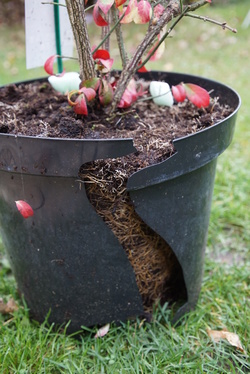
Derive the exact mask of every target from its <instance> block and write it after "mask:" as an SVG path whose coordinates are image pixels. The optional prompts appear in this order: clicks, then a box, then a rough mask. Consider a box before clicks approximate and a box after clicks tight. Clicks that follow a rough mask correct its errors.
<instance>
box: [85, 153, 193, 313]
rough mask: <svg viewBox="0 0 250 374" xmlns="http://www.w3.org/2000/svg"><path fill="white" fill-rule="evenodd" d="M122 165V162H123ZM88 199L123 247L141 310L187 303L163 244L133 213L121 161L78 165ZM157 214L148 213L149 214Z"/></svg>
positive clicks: (182, 284) (170, 254) (175, 266)
mask: <svg viewBox="0 0 250 374" xmlns="http://www.w3.org/2000/svg"><path fill="white" fill-rule="evenodd" d="M125 165H126V163H125ZM79 175H80V177H81V179H83V180H84V183H85V189H86V193H87V196H88V199H89V201H90V203H91V204H92V206H93V207H94V209H95V210H96V212H97V213H98V214H99V215H100V216H101V217H102V218H103V220H104V222H105V223H106V224H107V225H108V227H109V228H110V229H111V230H112V232H113V233H114V235H115V236H116V237H117V238H118V240H119V242H120V243H121V245H122V246H123V248H124V250H125V252H126V255H127V257H128V260H129V262H130V264H131V266H132V267H133V270H134V273H135V278H136V283H137V286H138V289H139V292H140V295H141V297H142V301H143V306H144V311H145V313H147V314H151V313H152V310H153V308H154V306H155V305H156V304H157V303H160V304H162V305H163V304H164V303H166V302H168V303H170V304H172V303H173V302H175V301H182V303H183V302H185V301H187V292H186V287H185V282H184V278H183V272H182V268H181V266H180V264H179V262H178V260H177V257H176V256H175V254H174V252H173V251H172V249H171V247H170V246H169V245H168V243H166V241H165V240H164V239H163V238H162V237H161V236H160V235H159V234H157V233H156V232H155V231H154V230H153V229H152V228H151V227H150V226H148V225H147V224H146V223H145V222H144V221H143V220H142V218H141V217H140V216H139V215H138V214H137V213H136V212H135V208H134V205H133V203H132V201H131V199H130V196H129V193H128V191H127V188H126V183H127V179H128V175H127V171H126V168H125V167H124V160H123V162H122V160H121V158H120V159H116V160H114V159H109V160H107V159H106V160H98V161H94V162H89V163H86V164H84V165H82V167H81V169H80V173H79ZM153 214H157V212H153V211H152V215H153Z"/></svg>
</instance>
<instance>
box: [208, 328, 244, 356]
mask: <svg viewBox="0 0 250 374" xmlns="http://www.w3.org/2000/svg"><path fill="white" fill-rule="evenodd" d="M207 333H208V335H209V336H210V338H211V339H212V340H213V341H214V342H215V343H218V342H219V341H220V340H221V339H224V340H227V341H228V343H229V344H231V345H232V346H233V347H236V348H237V349H239V350H240V351H241V352H244V349H243V347H242V345H241V342H240V338H239V336H238V335H237V334H235V333H234V332H229V331H225V330H221V331H217V330H207Z"/></svg>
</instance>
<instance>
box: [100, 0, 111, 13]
mask: <svg viewBox="0 0 250 374" xmlns="http://www.w3.org/2000/svg"><path fill="white" fill-rule="evenodd" d="M113 3H114V0H98V6H99V8H100V9H101V10H102V11H103V13H104V14H107V13H108V11H109V10H110V8H111V7H112V5H113Z"/></svg>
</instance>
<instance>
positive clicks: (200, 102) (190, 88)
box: [183, 83, 210, 108]
mask: <svg viewBox="0 0 250 374" xmlns="http://www.w3.org/2000/svg"><path fill="white" fill-rule="evenodd" d="M183 86H184V88H185V90H186V94H187V98H188V99H189V100H190V101H191V103H193V104H194V105H196V106H197V107H198V108H201V107H203V108H206V107H207V106H208V105H209V103H210V96H209V93H208V92H207V91H206V90H205V89H204V88H202V87H200V86H198V85H196V84H193V83H185V84H183Z"/></svg>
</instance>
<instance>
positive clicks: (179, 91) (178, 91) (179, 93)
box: [172, 84, 186, 103]
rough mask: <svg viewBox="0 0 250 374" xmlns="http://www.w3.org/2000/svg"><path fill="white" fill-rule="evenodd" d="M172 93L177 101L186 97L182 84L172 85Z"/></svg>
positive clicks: (179, 101)
mask: <svg viewBox="0 0 250 374" xmlns="http://www.w3.org/2000/svg"><path fill="white" fill-rule="evenodd" d="M172 94H173V96H174V98H175V100H176V101H177V102H178V103H181V102H182V101H184V100H185V98H186V90H185V88H184V87H183V85H182V84H178V85H177V86H172Z"/></svg>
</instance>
